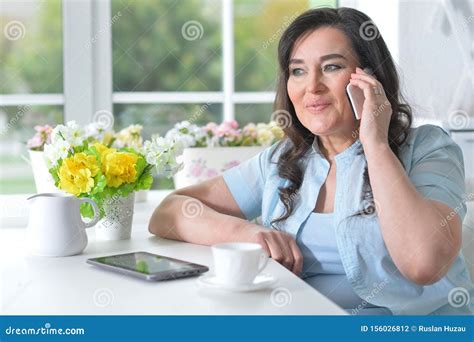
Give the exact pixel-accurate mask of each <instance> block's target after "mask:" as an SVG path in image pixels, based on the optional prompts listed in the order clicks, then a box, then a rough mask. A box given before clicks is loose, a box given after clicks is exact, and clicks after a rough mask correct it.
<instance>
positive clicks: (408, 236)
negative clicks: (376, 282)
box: [364, 144, 458, 282]
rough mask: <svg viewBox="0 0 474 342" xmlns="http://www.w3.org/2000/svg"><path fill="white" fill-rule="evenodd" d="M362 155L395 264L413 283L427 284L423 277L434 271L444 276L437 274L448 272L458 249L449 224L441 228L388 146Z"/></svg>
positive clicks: (437, 214)
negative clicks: (365, 160) (364, 156)
mask: <svg viewBox="0 0 474 342" xmlns="http://www.w3.org/2000/svg"><path fill="white" fill-rule="evenodd" d="M364 152H365V155H366V159H367V164H368V170H369V175H370V184H371V187H372V191H373V195H374V200H375V204H376V208H377V210H378V218H379V222H380V227H381V230H382V235H383V238H384V241H385V244H386V246H387V249H388V251H389V252H390V255H391V256H392V259H393V260H394V262H395V264H396V265H397V266H398V268H399V270H400V271H401V272H402V273H403V274H404V275H405V276H409V277H411V278H412V280H414V281H416V282H427V280H426V278H427V276H426V274H428V275H429V274H431V275H432V274H433V272H435V271H434V270H436V269H437V270H438V273H442V274H444V273H445V272H440V271H443V270H444V269H446V270H447V267H449V265H450V264H451V262H452V259H453V256H454V254H455V253H453V251H454V250H455V249H456V248H457V246H458V242H457V241H455V240H456V239H455V237H454V236H453V234H452V230H451V229H450V227H449V224H448V225H446V226H443V225H442V223H443V222H445V221H443V218H444V217H443V215H442V214H441V213H440V212H439V211H438V210H437V208H436V207H435V206H434V205H433V203H431V202H430V201H429V200H427V199H425V198H424V197H423V196H422V195H421V194H420V193H419V192H418V191H417V190H416V188H415V187H414V185H413V184H412V183H411V181H410V179H409V178H408V176H407V174H406V172H405V170H404V168H403V166H402V164H401V163H400V161H399V160H398V159H397V157H396V156H395V154H394V153H393V152H392V150H391V149H390V147H389V146H388V145H387V144H379V145H376V146H372V147H370V148H366V147H364ZM429 269H431V271H426V270H429ZM444 271H445V270H444ZM428 278H429V276H428ZM423 279H424V280H423ZM434 280H436V279H433V281H434Z"/></svg>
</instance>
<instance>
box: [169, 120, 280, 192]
mask: <svg viewBox="0 0 474 342" xmlns="http://www.w3.org/2000/svg"><path fill="white" fill-rule="evenodd" d="M283 136H284V133H283V130H282V129H281V127H279V126H278V124H277V123H276V122H275V121H271V122H270V123H268V124H267V123H258V124H254V123H249V124H247V125H246V126H245V127H244V128H242V129H240V128H239V124H238V123H237V121H235V120H232V121H224V122H223V123H221V124H220V125H217V124H216V123H213V122H210V123H208V124H207V125H205V126H202V127H200V126H197V125H195V124H191V123H190V122H188V121H183V122H180V123H178V124H176V125H175V126H174V127H173V128H172V129H171V130H170V131H168V132H167V134H166V137H167V138H168V139H173V140H175V141H180V142H181V144H182V145H183V147H184V150H183V154H182V156H181V157H180V161H181V162H182V163H183V169H182V170H180V171H179V172H177V173H176V175H175V176H174V183H175V188H176V189H180V188H183V187H186V186H189V185H193V184H197V183H199V182H202V181H204V180H206V179H209V178H211V177H214V176H217V175H220V174H222V173H223V172H224V171H226V170H227V169H230V168H232V167H234V166H236V165H239V164H240V163H241V162H243V161H245V160H247V159H249V158H252V157H253V156H255V155H257V154H258V153H259V152H261V151H262V150H264V149H265V148H267V147H268V146H270V145H272V144H273V143H275V142H276V141H278V140H280V139H282V138H283Z"/></svg>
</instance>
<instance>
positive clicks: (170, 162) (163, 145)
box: [144, 136, 183, 177]
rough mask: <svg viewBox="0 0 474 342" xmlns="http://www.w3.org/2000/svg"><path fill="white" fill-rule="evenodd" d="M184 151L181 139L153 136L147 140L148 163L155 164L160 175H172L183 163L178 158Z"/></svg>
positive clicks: (145, 150) (146, 153)
mask: <svg viewBox="0 0 474 342" xmlns="http://www.w3.org/2000/svg"><path fill="white" fill-rule="evenodd" d="M182 151H183V144H182V142H181V141H174V140H170V139H166V138H163V137H159V136H153V137H152V138H151V140H150V141H145V146H144V154H145V159H146V161H147V163H148V164H151V165H154V166H155V167H156V170H157V172H158V173H159V174H160V175H164V176H167V177H171V176H172V175H173V174H175V173H176V172H178V171H179V170H180V169H181V168H182V167H183V165H182V164H181V163H178V161H177V160H176V158H177V156H179V155H180V154H181V153H182Z"/></svg>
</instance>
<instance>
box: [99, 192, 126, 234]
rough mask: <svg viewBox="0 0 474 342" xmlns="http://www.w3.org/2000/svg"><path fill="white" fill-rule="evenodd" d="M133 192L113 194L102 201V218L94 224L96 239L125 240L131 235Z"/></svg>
mask: <svg viewBox="0 0 474 342" xmlns="http://www.w3.org/2000/svg"><path fill="white" fill-rule="evenodd" d="M134 203H135V193H134V192H132V193H131V194H130V195H128V196H127V197H120V196H114V197H112V198H109V199H107V200H105V201H104V205H103V208H104V212H105V216H104V218H102V219H100V220H99V222H97V225H96V226H95V236H96V239H97V240H126V239H130V237H131V235H132V220H133V207H134Z"/></svg>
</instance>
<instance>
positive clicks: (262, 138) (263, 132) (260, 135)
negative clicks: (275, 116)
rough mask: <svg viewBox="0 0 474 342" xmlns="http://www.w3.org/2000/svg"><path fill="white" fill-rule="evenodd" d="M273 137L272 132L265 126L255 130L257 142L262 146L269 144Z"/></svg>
mask: <svg viewBox="0 0 474 342" xmlns="http://www.w3.org/2000/svg"><path fill="white" fill-rule="evenodd" d="M274 138H275V137H274V136H273V134H272V132H271V131H269V130H268V129H266V128H264V129H258V130H257V142H258V143H259V144H260V145H262V146H270V145H271V144H272V142H273V139H274Z"/></svg>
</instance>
